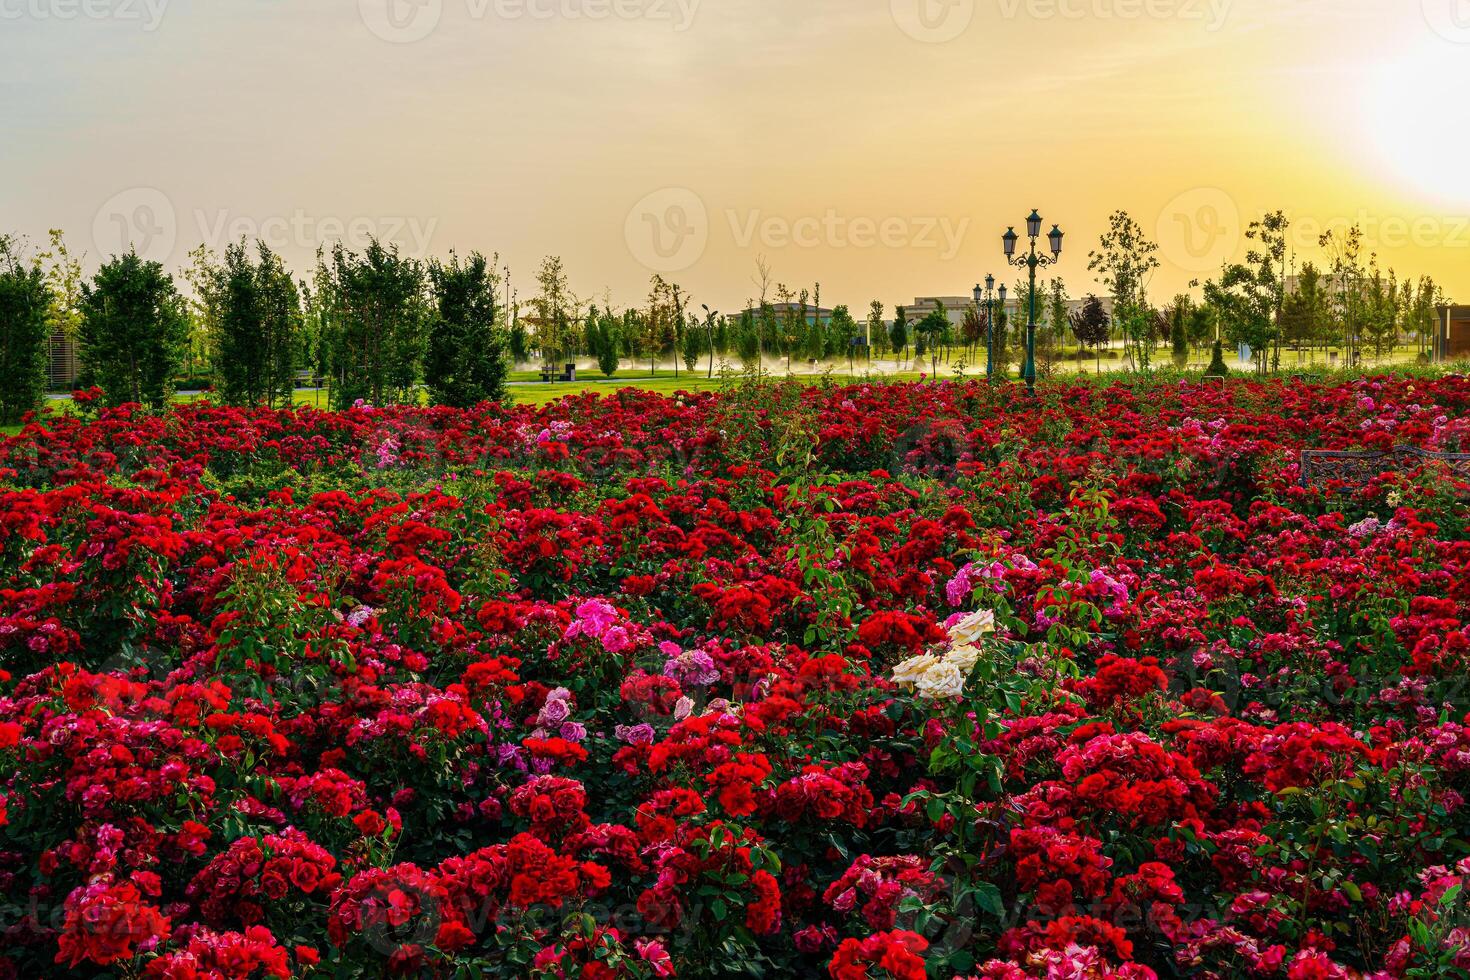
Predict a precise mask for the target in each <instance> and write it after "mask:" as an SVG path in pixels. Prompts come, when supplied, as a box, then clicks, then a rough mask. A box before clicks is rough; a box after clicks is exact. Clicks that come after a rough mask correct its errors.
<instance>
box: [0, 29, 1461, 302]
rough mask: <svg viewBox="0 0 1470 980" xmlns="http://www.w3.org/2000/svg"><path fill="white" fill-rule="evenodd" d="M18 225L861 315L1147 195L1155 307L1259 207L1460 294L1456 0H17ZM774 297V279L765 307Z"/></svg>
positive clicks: (6, 70)
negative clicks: (1351, 233) (488, 268)
mask: <svg viewBox="0 0 1470 980" xmlns="http://www.w3.org/2000/svg"><path fill="white" fill-rule="evenodd" d="M0 92H3V94H4V98H3V102H0V233H7V232H8V233H11V234H18V235H21V236H24V237H25V239H26V240H27V241H29V242H30V243H31V244H32V245H33V246H34V245H39V244H41V243H43V242H44V239H45V236H46V234H47V231H48V229H51V228H60V229H63V230H64V231H65V233H66V236H67V241H68V243H69V244H70V246H71V247H72V249H73V250H74V251H77V252H84V253H86V258H85V259H84V266H85V267H86V268H87V269H88V270H91V269H94V268H95V267H96V265H97V264H98V262H99V261H100V260H101V259H102V258H103V257H106V256H108V255H111V254H113V253H116V252H118V251H122V250H125V249H126V248H127V247H129V246H130V245H131V246H132V247H135V248H137V249H138V251H139V252H140V253H141V254H143V255H145V256H147V257H149V258H153V259H156V260H158V261H162V262H164V263H165V264H166V265H167V266H169V267H170V268H171V269H179V268H181V267H182V266H184V265H185V264H186V263H187V261H188V253H189V251H190V249H192V248H194V247H195V246H197V245H199V244H201V243H203V244H207V245H209V246H210V247H212V248H214V249H216V250H219V249H222V248H223V247H224V246H225V245H227V244H228V243H229V242H231V241H233V240H236V239H238V238H239V237H240V236H241V235H242V234H243V235H246V236H248V237H251V238H256V237H260V238H263V239H264V240H266V241H267V242H268V243H269V244H271V245H272V247H274V248H275V249H276V250H277V251H279V252H280V253H281V254H282V255H283V256H284V257H285V258H286V260H287V262H288V264H290V265H291V266H292V268H293V270H294V271H296V272H297V273H298V275H302V276H305V275H307V274H308V273H309V271H310V269H311V267H312V264H313V262H314V256H315V254H316V250H317V248H318V247H319V246H320V245H323V244H328V245H329V244H330V243H331V242H332V241H334V240H338V239H341V240H344V241H346V243H347V244H348V245H349V247H361V244H362V243H363V242H365V241H366V240H367V239H368V237H369V236H373V235H376V236H379V237H381V238H386V239H391V240H392V241H394V242H396V243H397V244H398V245H399V246H400V248H401V249H402V250H403V251H404V252H406V253H408V254H411V255H415V256H419V257H428V256H447V255H448V253H449V252H450V251H451V250H456V251H458V252H460V253H465V252H469V251H472V250H480V251H483V252H485V253H486V254H491V253H498V254H499V256H500V264H501V266H502V267H508V268H509V270H510V277H511V281H512V283H513V285H514V286H515V288H516V291H517V293H518V295H519V296H520V297H521V298H522V299H527V298H529V297H530V296H531V295H532V294H533V293H534V290H535V286H534V272H535V269H536V266H537V265H538V264H539V263H540V261H541V259H542V257H543V256H546V255H549V254H557V255H560V256H561V257H562V258H563V261H564V263H565V265H566V268H567V270H568V272H569V274H570V277H571V284H572V288H573V290H574V291H575V292H576V293H577V294H578V295H579V296H581V297H583V298H586V299H590V300H595V301H598V302H599V303H601V302H602V301H603V298H604V296H606V297H609V298H610V299H611V300H612V302H613V304H614V305H615V306H617V307H622V306H627V305H633V304H638V303H641V302H642V301H643V300H644V298H645V297H646V295H647V293H648V283H649V279H650V277H651V276H652V275H653V274H654V273H659V274H661V275H663V276H665V277H666V278H668V279H672V280H674V281H676V282H678V283H679V284H681V285H682V286H684V287H685V289H686V290H688V291H689V292H690V293H691V294H692V296H693V298H694V302H695V304H696V305H697V304H700V303H705V304H708V305H709V306H710V307H711V308H713V309H722V310H728V311H733V310H736V309H739V308H741V307H743V305H744V304H745V303H746V302H747V301H748V300H749V299H750V298H751V297H753V296H756V295H757V293H758V287H757V286H756V284H755V279H756V268H757V263H758V261H759V260H760V259H761V258H762V257H763V258H764V260H765V261H766V262H767V263H768V265H769V268H770V277H771V282H772V293H773V294H774V289H775V284H786V285H788V286H790V288H791V289H793V290H800V289H802V288H808V289H810V288H811V287H812V284H814V283H820V284H821V296H822V304H823V305H824V306H831V305H834V304H837V303H845V304H847V305H849V306H851V307H852V308H853V309H854V310H859V309H863V310H865V309H866V308H867V305H868V303H869V302H870V301H871V300H874V299H877V300H880V301H882V302H884V303H885V304H887V305H888V306H889V307H890V309H891V307H892V306H893V305H895V304H898V303H904V302H908V301H910V300H912V298H914V297H916V296H926V295H967V294H968V293H969V291H970V289H971V287H972V286H973V285H974V284H975V282H976V281H978V280H980V279H982V278H983V277H984V276H985V275H986V274H994V275H996V276H997V277H998V278H1002V279H1011V280H1013V279H1015V278H1016V275H1017V271H1016V270H1011V271H1010V272H1007V270H1006V269H1005V265H1004V261H1003V258H1002V255H1001V245H1000V236H1001V235H1002V234H1003V233H1004V231H1005V230H1006V228H1007V226H1010V225H1015V226H1017V227H1018V230H1024V227H1023V226H1024V219H1025V217H1026V215H1027V213H1028V212H1029V211H1030V210H1031V209H1032V208H1033V207H1034V208H1038V209H1039V210H1040V211H1041V214H1042V216H1043V218H1044V219H1045V220H1046V225H1047V227H1048V228H1049V227H1050V226H1051V224H1052V223H1057V224H1059V225H1060V226H1061V228H1062V230H1063V231H1064V232H1066V235H1067V237H1066V248H1065V250H1064V253H1063V258H1062V261H1061V264H1060V265H1059V267H1058V268H1057V270H1056V271H1057V273H1058V274H1059V275H1061V277H1062V278H1063V280H1064V282H1066V283H1067V286H1068V290H1069V292H1070V293H1071V294H1072V295H1073V296H1080V295H1084V294H1085V293H1087V292H1089V291H1092V290H1095V289H1098V285H1097V283H1096V281H1095V279H1094V276H1093V274H1092V273H1090V272H1088V270H1087V253H1088V251H1089V250H1090V249H1092V248H1094V247H1095V246H1096V243H1097V239H1098V236H1099V235H1100V234H1101V233H1102V232H1103V231H1104V229H1105V227H1106V222H1107V217H1108V215H1109V214H1110V213H1111V212H1113V211H1115V210H1119V209H1122V210H1126V211H1128V212H1129V213H1130V214H1131V215H1132V216H1133V217H1134V218H1135V219H1137V220H1138V222H1139V223H1140V224H1141V225H1142V226H1143V228H1144V229H1145V231H1146V232H1147V233H1148V234H1149V235H1150V236H1151V237H1152V238H1154V239H1155V240H1156V241H1158V243H1159V245H1160V251H1159V257H1160V259H1161V262H1162V267H1161V268H1160V269H1159V270H1158V272H1157V273H1156V275H1155V277H1154V280H1153V282H1152V283H1151V286H1150V290H1151V294H1152V295H1153V297H1154V298H1155V299H1156V300H1157V301H1160V302H1163V301H1166V300H1167V299H1168V298H1169V297H1170V296H1172V295H1173V294H1174V293H1176V292H1178V291H1181V290H1185V289H1188V288H1189V285H1190V283H1191V282H1192V281H1194V280H1199V279H1203V278H1206V277H1209V276H1212V275H1216V274H1218V271H1219V268H1220V265H1221V263H1222V262H1224V261H1226V260H1228V259H1233V258H1238V257H1240V256H1242V255H1243V254H1244V251H1245V249H1246V247H1247V245H1248V242H1247V241H1246V239H1245V236H1244V232H1245V228H1246V226H1247V225H1248V223H1249V222H1250V221H1251V220H1252V219H1253V218H1256V217H1259V216H1260V215H1261V214H1262V213H1263V212H1265V211H1268V210H1276V209H1281V210H1284V211H1285V212H1286V213H1287V214H1288V215H1289V216H1290V217H1291V219H1292V221H1293V232H1292V236H1291V240H1292V242H1293V245H1294V249H1295V254H1296V258H1297V261H1298V262H1304V261H1311V260H1317V261H1320V260H1321V255H1320V251H1319V249H1318V248H1317V244H1316V240H1317V237H1318V235H1319V234H1320V233H1321V232H1322V231H1323V230H1324V229H1331V228H1342V227H1345V226H1346V225H1348V224H1351V223H1354V222H1356V223H1358V224H1360V225H1361V226H1362V227H1363V230H1364V234H1365V241H1366V243H1367V246H1368V250H1370V251H1375V252H1377V253H1378V255H1379V261H1380V263H1381V264H1382V265H1383V266H1384V267H1390V266H1391V267H1393V268H1395V269H1396V270H1397V271H1398V273H1399V275H1400V277H1403V276H1405V275H1410V276H1414V277H1418V276H1420V275H1423V274H1429V275H1433V276H1434V277H1435V278H1436V279H1437V280H1438V281H1439V282H1440V283H1441V284H1442V285H1443V287H1444V288H1445V290H1446V291H1447V292H1448V293H1449V294H1450V295H1451V296H1452V297H1454V298H1456V299H1458V300H1460V301H1470V99H1467V97H1466V93H1467V92H1470V0H0ZM772 298H774V295H773V296H772Z"/></svg>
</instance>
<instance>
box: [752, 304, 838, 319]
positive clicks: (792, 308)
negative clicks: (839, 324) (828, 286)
mask: <svg viewBox="0 0 1470 980" xmlns="http://www.w3.org/2000/svg"><path fill="white" fill-rule="evenodd" d="M766 309H768V310H770V311H771V313H772V314H773V315H774V316H775V317H776V319H777V320H780V319H782V318H784V317H785V316H786V315H787V314H788V313H797V314H800V313H801V312H802V310H803V307H802V305H801V304H800V303H767V304H766ZM805 311H806V322H807V323H815V322H817V320H818V319H820V320H821V321H822V322H823V323H831V322H832V311H831V310H829V309H827V308H826V307H824V306H812V305H811V304H810V303H808V304H807V305H806V307H805ZM745 312H746V313H749V314H750V315H751V316H753V317H756V318H759V317H760V315H761V308H760V307H759V306H752V307H751V308H750V309H748V310H746V311H745Z"/></svg>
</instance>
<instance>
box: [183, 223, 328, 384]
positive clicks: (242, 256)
mask: <svg viewBox="0 0 1470 980" xmlns="http://www.w3.org/2000/svg"><path fill="white" fill-rule="evenodd" d="M256 252H257V254H256V260H255V261H254V262H252V261H251V259H250V255H249V252H248V251H247V250H246V248H245V243H244V241H243V240H242V241H240V242H237V243H235V244H233V245H231V246H230V247H229V248H227V249H225V257H224V262H223V264H222V265H219V266H213V267H211V269H210V273H211V274H208V275H206V276H205V277H204V279H203V281H201V282H199V283H196V288H198V289H200V290H201V293H202V296H201V299H202V301H203V303H204V304H205V306H206V307H208V308H209V310H210V317H209V322H210V323H212V325H213V327H214V351H215V373H216V375H217V376H218V378H219V389H220V394H221V395H222V396H223V398H224V400H225V401H227V402H229V403H230V404H233V405H254V404H258V403H261V402H264V403H265V404H267V405H277V404H281V403H285V402H289V401H290V400H291V395H292V392H293V391H294V390H295V381H296V357H297V351H298V346H299V343H300V333H301V329H302V316H301V298H300V295H299V294H298V292H297V289H296V284H295V283H294V282H293V281H292V280H291V276H290V274H289V273H288V272H286V267H285V265H284V264H283V263H282V262H281V259H280V257H279V256H278V255H276V254H275V253H274V252H272V251H271V250H270V248H269V247H268V246H267V245H266V244H265V243H264V242H259V243H257V250H256Z"/></svg>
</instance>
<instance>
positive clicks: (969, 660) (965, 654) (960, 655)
mask: <svg viewBox="0 0 1470 980" xmlns="http://www.w3.org/2000/svg"><path fill="white" fill-rule="evenodd" d="M944 659H945V660H947V661H948V662H950V663H952V664H954V665H955V666H956V667H958V668H959V669H960V673H962V674H965V675H966V676H968V675H969V673H970V671H972V670H974V669H975V665H976V664H977V663H979V662H980V648H979V647H977V646H972V645H971V644H969V643H966V644H964V645H963V646H957V647H955V648H954V649H952V650H950V651H949V653H946V654H945V655H944Z"/></svg>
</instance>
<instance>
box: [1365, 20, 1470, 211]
mask: <svg viewBox="0 0 1470 980" xmlns="http://www.w3.org/2000/svg"><path fill="white" fill-rule="evenodd" d="M1466 92H1470V55H1467V53H1466V52H1465V51H1464V50H1457V49H1456V48H1455V47H1454V46H1452V45H1448V44H1445V43H1443V42H1435V43H1429V44H1425V45H1423V46H1422V47H1420V48H1418V49H1417V50H1415V51H1414V52H1412V53H1411V54H1410V55H1408V56H1406V57H1402V58H1398V59H1395V60H1393V61H1388V62H1384V63H1382V64H1380V65H1379V66H1378V67H1377V68H1375V69H1374V70H1373V71H1370V72H1368V73H1366V74H1365V76H1364V80H1363V86H1362V91H1361V92H1360V96H1359V103H1358V104H1359V112H1358V115H1359V122H1360V124H1361V129H1360V130H1359V134H1360V135H1359V139H1360V140H1361V145H1362V146H1365V147H1371V148H1372V151H1371V152H1372V153H1373V154H1374V156H1375V157H1376V158H1377V161H1378V163H1379V164H1380V165H1381V166H1382V167H1383V168H1384V169H1385V170H1386V171H1387V175H1388V176H1390V177H1392V178H1394V179H1395V180H1399V181H1404V182H1407V183H1409V184H1410V185H1412V186H1413V187H1414V188H1415V189H1417V190H1418V191H1419V192H1420V193H1421V194H1425V195H1429V196H1432V197H1433V198H1434V199H1435V200H1436V202H1442V203H1446V204H1449V203H1453V204H1456V205H1461V206H1470V181H1467V180H1466V173H1467V171H1470V102H1467V101H1466V99H1465V93H1466Z"/></svg>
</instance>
